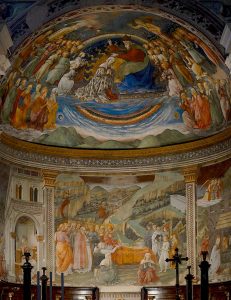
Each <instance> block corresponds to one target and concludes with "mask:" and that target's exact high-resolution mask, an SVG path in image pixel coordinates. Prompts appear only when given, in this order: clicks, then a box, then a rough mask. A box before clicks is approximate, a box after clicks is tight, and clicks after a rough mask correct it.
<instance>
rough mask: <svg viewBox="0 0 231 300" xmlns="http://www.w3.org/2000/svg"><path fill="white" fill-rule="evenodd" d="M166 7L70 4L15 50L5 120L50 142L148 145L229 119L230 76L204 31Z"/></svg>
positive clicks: (198, 134)
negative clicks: (77, 8) (170, 15)
mask: <svg viewBox="0 0 231 300" xmlns="http://www.w3.org/2000/svg"><path fill="white" fill-rule="evenodd" d="M184 26H186V27H183V26H182V25H180V24H179V23H177V22H176V21H173V20H169V19H167V17H166V16H161V14H158V15H155V14H151V13H147V12H141V11H140V12H139V11H125V10H121V11H119V10H118V11H114V12H102V11H101V12H97V13H88V14H87V13H85V14H82V15H81V14H80V15H77V13H75V12H72V13H70V14H69V15H68V14H67V15H64V16H63V17H60V18H59V19H58V20H54V21H52V22H50V23H48V24H46V26H44V27H43V28H42V29H41V30H40V31H39V32H37V34H35V35H34V38H33V39H32V38H31V39H30V40H26V41H25V42H24V45H23V46H22V47H21V48H20V49H19V50H18V52H17V53H16V54H15V56H14V60H13V64H12V68H11V69H10V71H9V73H8V74H7V79H6V78H3V80H2V82H1V88H0V97H1V100H2V101H1V114H0V115H1V129H2V130H3V131H5V132H6V133H8V134H10V135H15V136H17V137H19V138H21V139H24V140H29V141H32V142H36V143H41V144H46V145H58V146H66V147H73V148H89V149H92V148H94V149H129V148H148V147H157V146H163V145H169V144H178V143H182V142H185V141H193V140H197V139H200V138H203V137H206V136H211V135H213V134H215V133H218V132H219V131H221V130H222V129H224V128H225V127H226V126H228V124H229V122H230V119H231V114H230V111H231V110H230V107H231V106H230V99H231V86H230V78H229V75H228V71H227V70H226V67H225V65H224V64H223V63H222V61H221V60H220V58H219V56H218V54H217V52H216V50H215V49H214V48H213V47H212V46H211V45H209V43H208V42H207V40H206V38H203V36H202V35H201V34H197V33H196V32H192V31H190V30H189V28H188V29H187V25H184Z"/></svg>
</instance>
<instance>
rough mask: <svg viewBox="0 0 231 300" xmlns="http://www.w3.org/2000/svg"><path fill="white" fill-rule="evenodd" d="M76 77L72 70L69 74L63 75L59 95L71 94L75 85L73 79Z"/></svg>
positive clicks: (58, 90)
mask: <svg viewBox="0 0 231 300" xmlns="http://www.w3.org/2000/svg"><path fill="white" fill-rule="evenodd" d="M74 76H75V70H70V71H69V72H68V73H66V74H64V75H63V77H62V78H61V79H60V81H59V84H58V89H57V92H58V95H68V94H70V93H71V90H72V88H73V86H74V83H75V82H74V79H73V78H74Z"/></svg>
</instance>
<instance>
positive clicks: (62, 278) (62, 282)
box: [61, 273, 64, 300]
mask: <svg viewBox="0 0 231 300" xmlns="http://www.w3.org/2000/svg"><path fill="white" fill-rule="evenodd" d="M61 300H64V274H63V273H61Z"/></svg>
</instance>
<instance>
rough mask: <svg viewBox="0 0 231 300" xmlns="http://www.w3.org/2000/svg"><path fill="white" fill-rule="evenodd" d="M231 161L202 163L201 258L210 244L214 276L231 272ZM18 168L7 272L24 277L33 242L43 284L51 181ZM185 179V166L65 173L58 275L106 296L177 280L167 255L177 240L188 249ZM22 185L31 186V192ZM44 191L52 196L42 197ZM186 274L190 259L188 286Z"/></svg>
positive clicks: (9, 204)
mask: <svg viewBox="0 0 231 300" xmlns="http://www.w3.org/2000/svg"><path fill="white" fill-rule="evenodd" d="M2 166H3V165H2ZM230 166H231V163H230V161H227V162H224V163H222V164H219V165H215V166H212V167H206V168H202V169H201V170H200V172H199V176H198V180H197V220H195V224H196V223H197V232H198V234H197V236H198V247H197V248H198V249H197V257H196V258H197V260H198V262H197V265H198V264H199V262H200V259H201V256H200V254H201V251H202V250H206V251H208V252H209V255H208V260H209V262H210V263H211V269H210V270H211V271H210V274H209V275H210V280H211V281H212V282H217V281H228V280H230V278H231V273H230V269H231V257H230V253H231V251H230V250H231V224H230V219H231V218H230V213H231V202H230V199H231V190H230V184H229V183H230V179H231V168H230ZM1 170H3V167H2V168H1ZM2 172H3V171H2ZM15 172H16V171H15V169H13V170H12V172H11V178H10V180H9V170H8V171H7V174H6V173H2V181H3V186H4V187H5V188H4V190H2V191H1V199H3V200H2V202H3V204H4V206H3V207H4V208H6V209H5V217H6V219H5V224H4V209H3V210H2V219H1V222H2V225H1V226H2V228H3V231H4V235H2V237H1V240H0V242H1V244H0V245H1V248H0V250H1V253H0V254H1V265H0V277H1V278H7V279H8V280H9V281H17V282H22V271H21V263H22V261H21V255H22V254H23V252H24V251H25V249H26V250H28V251H30V252H31V254H32V257H31V263H32V265H33V266H34V268H33V272H32V282H33V283H36V271H37V270H41V267H43V266H46V261H47V260H46V257H47V253H48V243H47V241H48V234H47V232H48V227H47V223H46V220H47V219H46V218H47V214H48V213H47V212H46V198H45V195H43V193H42V191H43V187H44V182H43V177H41V178H40V177H39V176H38V174H34V175H33V174H32V175H33V176H34V177H33V176H32V175H31V174H29V173H28V172H24V173H23V175H21V171H20V172H16V173H15ZM20 176H21V177H20ZM8 182H9V184H8ZM185 184H186V182H185V178H184V176H183V175H182V172H180V171H179V172H177V171H174V172H173V171H169V172H168V171H165V172H156V173H155V174H154V173H151V172H150V173H149V174H146V175H140V176H139V174H137V175H126V176H125V175H123V176H118V175H117V176H116V175H113V176H112V175H111V176H102V175H100V174H99V175H94V176H93V175H92V176H89V175H88V176H87V175H82V174H77V173H63V174H59V175H58V176H57V178H56V181H55V183H54V187H53V188H54V193H53V201H54V215H52V219H53V221H54V232H55V233H53V235H52V239H51V241H52V243H51V244H52V247H53V251H54V252H53V254H54V255H53V254H52V255H53V256H54V257H55V263H54V269H53V270H51V271H53V272H54V273H55V274H53V279H55V280H56V283H57V284H58V285H59V284H60V274H61V273H64V281H65V286H69V287H70V286H75V287H78V286H80V287H81V286H99V287H100V290H101V294H102V297H104V298H102V299H115V300H116V299H117V298H116V297H117V296H118V297H122V299H123V300H124V299H125V300H126V299H129V297H130V298H131V299H132V297H133V296H131V295H132V294H134V297H136V296H137V297H138V295H140V289H141V287H142V286H144V285H147V286H164V285H169V286H174V285H175V269H174V266H173V265H171V264H166V263H165V258H167V257H172V256H173V255H174V250H175V248H176V247H178V248H179V249H180V253H181V254H182V255H183V256H186V255H187V232H186V220H187V212H186V208H187V205H186V204H187V199H186V191H185V186H186V185H185ZM16 185H17V188H18V187H19V186H20V185H22V187H21V188H22V193H21V196H20V193H16V192H17V191H18V189H17V188H16ZM24 185H25V186H24ZM28 185H29V186H31V187H32V188H33V189H32V190H31V189H30V188H28ZM7 186H8V188H7ZM35 189H38V195H43V197H41V196H39V197H38V199H37V197H34V196H33V197H32V196H31V195H30V193H32V192H34V191H35ZM31 191H32V192H31ZM27 193H29V197H28V195H27ZM16 195H17V196H18V197H19V198H17V197H16ZM33 195H34V194H33ZM30 196H31V197H30ZM4 199H5V202H4ZM31 199H32V200H31ZM1 208H2V206H1ZM22 231H23V234H22ZM214 232H215V234H214ZM53 241H54V243H53ZM49 271H50V270H49ZM49 271H47V272H49ZM186 272H187V271H186V263H185V262H183V263H182V264H181V266H180V284H181V285H182V284H185V279H184V277H185V273H186ZM198 273H199V272H198ZM6 275H7V277H6ZM120 294H121V295H120ZM113 297H114V298H113ZM118 299H119V298H118ZM133 299H136V298H133Z"/></svg>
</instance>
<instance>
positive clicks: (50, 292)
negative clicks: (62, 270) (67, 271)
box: [50, 272, 52, 300]
mask: <svg viewBox="0 0 231 300" xmlns="http://www.w3.org/2000/svg"><path fill="white" fill-rule="evenodd" d="M50 300H52V272H50Z"/></svg>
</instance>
